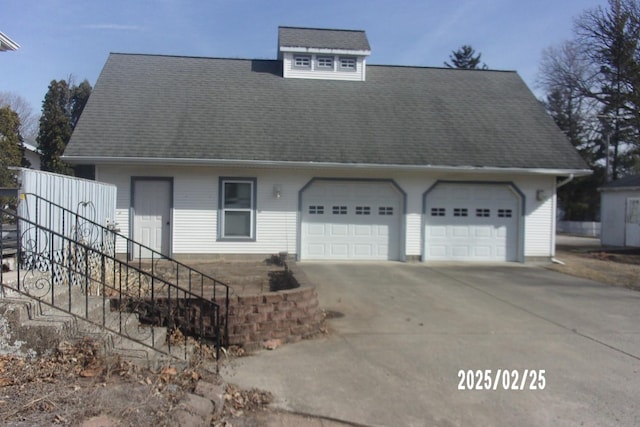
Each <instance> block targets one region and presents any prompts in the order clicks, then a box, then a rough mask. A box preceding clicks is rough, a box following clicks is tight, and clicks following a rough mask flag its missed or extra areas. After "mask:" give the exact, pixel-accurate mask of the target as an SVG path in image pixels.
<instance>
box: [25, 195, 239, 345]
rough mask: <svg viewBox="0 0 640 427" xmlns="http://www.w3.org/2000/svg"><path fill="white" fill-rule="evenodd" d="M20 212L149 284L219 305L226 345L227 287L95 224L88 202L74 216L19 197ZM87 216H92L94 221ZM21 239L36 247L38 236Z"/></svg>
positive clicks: (37, 200)
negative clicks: (143, 275)
mask: <svg viewBox="0 0 640 427" xmlns="http://www.w3.org/2000/svg"><path fill="white" fill-rule="evenodd" d="M20 209H21V210H19V212H24V214H23V215H21V216H23V217H27V218H29V219H31V220H33V221H34V222H36V223H38V224H40V225H44V226H45V227H47V226H48V228H51V229H54V230H57V231H59V232H61V233H62V234H64V235H66V234H67V233H70V235H71V236H72V238H73V239H74V240H77V241H79V242H84V243H86V244H89V245H90V246H91V247H96V248H101V250H102V251H104V252H105V253H106V254H107V255H112V256H114V257H117V258H119V259H120V257H121V256H122V257H124V258H126V261H127V262H128V263H129V264H130V265H132V266H133V265H135V266H136V267H137V269H138V270H141V271H145V272H147V273H149V274H150V276H151V280H152V281H153V280H155V278H159V279H161V280H163V281H167V282H170V283H172V284H174V285H175V286H176V287H177V288H179V289H183V290H185V291H187V292H189V293H191V294H196V295H200V296H202V297H203V298H205V299H207V298H209V299H211V300H212V301H213V302H215V303H218V304H221V305H222V306H221V316H220V317H221V320H220V321H221V329H222V345H223V346H227V345H228V337H229V324H228V318H229V294H230V288H229V286H228V285H227V284H225V283H223V282H221V281H220V280H217V279H215V278H214V277H211V276H210V275H207V274H205V273H203V272H201V271H199V270H197V269H195V268H193V267H191V266H189V265H187V264H185V263H183V262H180V261H178V260H176V259H173V258H171V257H169V256H167V255H166V254H162V253H161V252H159V251H157V250H155V249H153V248H151V247H149V246H146V245H143V244H141V243H139V242H136V241H135V240H133V239H131V238H129V237H127V236H125V235H124V234H122V233H120V232H119V230H117V229H116V224H115V223H111V224H109V225H106V226H105V225H102V224H100V223H98V222H97V221H95V217H96V208H95V206H93V203H92V202H80V203H78V206H77V208H76V209H77V210H78V212H74V211H72V210H70V209H68V208H65V207H63V206H61V205H59V204H56V203H54V202H51V201H49V200H47V199H45V198H43V197H41V196H39V195H37V194H33V193H22V194H20ZM80 212H82V213H80ZM89 216H93V218H94V219H92V218H89ZM25 238H26V240H28V241H30V242H31V244H32V245H35V247H38V245H39V244H40V242H39V241H38V238H39V236H38V234H35V235H29V236H24V237H23V239H25Z"/></svg>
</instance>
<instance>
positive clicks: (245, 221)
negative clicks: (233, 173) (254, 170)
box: [219, 178, 256, 240]
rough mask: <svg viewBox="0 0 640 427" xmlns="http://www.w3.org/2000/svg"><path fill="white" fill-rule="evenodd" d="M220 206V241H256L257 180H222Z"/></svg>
mask: <svg viewBox="0 0 640 427" xmlns="http://www.w3.org/2000/svg"><path fill="white" fill-rule="evenodd" d="M219 206H220V209H219V211H220V221H219V223H220V229H219V237H220V239H225V240H226V239H231V240H235V239H237V240H255V229H256V226H255V223H256V179H255V178H220V204H219Z"/></svg>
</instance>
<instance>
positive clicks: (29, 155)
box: [22, 142, 40, 170]
mask: <svg viewBox="0 0 640 427" xmlns="http://www.w3.org/2000/svg"><path fill="white" fill-rule="evenodd" d="M22 145H24V157H25V158H26V159H27V160H28V161H29V163H30V164H31V165H30V166H29V168H30V169H35V170H40V150H38V147H36V146H35V145H33V144H28V143H26V142H23V143H22Z"/></svg>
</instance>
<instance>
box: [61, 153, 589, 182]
mask: <svg viewBox="0 0 640 427" xmlns="http://www.w3.org/2000/svg"><path fill="white" fill-rule="evenodd" d="M62 160H64V161H65V162H68V163H74V164H148V165H173V166H187V165H190V166H194V165H196V166H198V165H200V166H236V167H253V168H281V167H289V168H304V169H308V168H315V169H336V168H338V169H339V168H349V169H354V168H355V169H377V170H391V169H394V170H398V169H401V170H403V171H407V172H408V171H434V172H451V173H456V172H458V173H459V172H463V173H470V172H473V173H487V174H490V173H498V174H504V173H518V174H530V175H555V176H569V177H570V180H571V179H573V177H574V176H586V175H590V174H591V173H593V171H591V169H544V168H500V167H479V166H435V165H398V164H390V165H381V164H374V163H337V162H336V163H333V162H300V161H296V162H286V161H275V160H227V159H192V158H183V159H176V158H161V157H84V156H62ZM563 182H564V181H563ZM567 182H569V181H567ZM561 185H564V183H561Z"/></svg>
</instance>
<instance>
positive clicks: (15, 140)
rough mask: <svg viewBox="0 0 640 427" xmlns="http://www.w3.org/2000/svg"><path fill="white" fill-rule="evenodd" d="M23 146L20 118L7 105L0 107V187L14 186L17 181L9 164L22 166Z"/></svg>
mask: <svg viewBox="0 0 640 427" xmlns="http://www.w3.org/2000/svg"><path fill="white" fill-rule="evenodd" d="M23 159H24V147H23V145H22V135H20V118H19V117H18V113H16V112H15V111H13V110H12V109H11V108H9V107H2V108H0V187H14V186H15V185H16V184H17V183H16V180H15V173H14V172H13V171H11V170H9V167H11V166H22V165H23Z"/></svg>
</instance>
